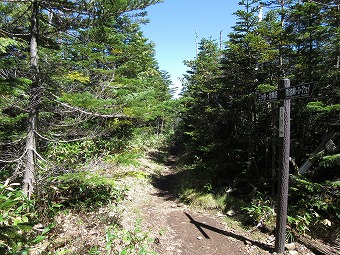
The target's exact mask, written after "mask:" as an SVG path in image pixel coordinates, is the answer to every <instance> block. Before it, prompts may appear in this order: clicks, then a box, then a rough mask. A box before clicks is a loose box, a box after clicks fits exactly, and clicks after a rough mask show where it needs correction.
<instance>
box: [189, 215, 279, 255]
mask: <svg viewBox="0 0 340 255" xmlns="http://www.w3.org/2000/svg"><path fill="white" fill-rule="evenodd" d="M184 214H185V215H186V216H187V217H188V218H189V220H190V223H192V224H194V225H195V227H196V228H197V229H198V230H199V231H200V232H201V234H202V235H203V236H204V237H205V238H206V239H210V237H209V235H208V234H207V233H206V232H205V231H204V229H208V230H210V231H213V232H216V233H219V234H221V235H225V236H229V237H232V238H235V239H237V240H239V241H242V242H249V243H251V244H252V245H255V246H257V247H259V248H261V249H263V250H266V251H269V252H270V253H272V252H274V248H273V247H272V246H270V245H267V244H264V243H261V242H258V241H253V240H250V239H249V238H247V237H244V236H242V235H237V234H234V233H232V232H229V231H226V230H222V229H218V228H215V227H213V226H210V225H207V224H205V223H202V222H199V221H196V220H194V219H193V218H192V217H191V215H190V214H188V213H186V212H184Z"/></svg>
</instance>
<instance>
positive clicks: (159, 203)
mask: <svg viewBox="0 0 340 255" xmlns="http://www.w3.org/2000/svg"><path fill="white" fill-rule="evenodd" d="M143 164H144V165H145V168H146V169H149V170H151V169H155V167H156V168H157V167H158V171H160V175H159V177H158V178H156V179H155V180H154V181H153V182H152V183H153V184H152V183H150V181H147V180H140V181H139V184H138V185H136V184H135V185H133V187H130V191H129V194H128V197H129V199H128V201H130V202H128V203H129V204H126V205H125V206H126V208H128V209H127V210H126V212H125V213H126V214H127V215H126V216H127V217H124V218H125V219H131V218H133V217H128V216H131V214H132V213H133V214H135V217H137V218H138V217H139V218H142V219H143V227H144V228H145V229H146V230H148V231H149V232H150V233H151V236H152V237H153V238H154V239H155V243H154V244H153V247H152V248H153V249H154V250H155V251H156V252H157V253H158V254H160V255H177V254H183V255H222V254H223V255H240V254H254V255H255V254H270V252H269V251H270V247H269V246H266V245H265V244H263V243H260V242H256V241H252V240H251V239H252V238H248V237H247V233H241V234H239V233H236V231H235V230H234V229H231V228H229V227H228V226H227V225H226V224H225V222H224V221H223V218H221V217H217V215H214V214H213V213H211V212H210V213H209V212H204V211H195V210H193V209H190V208H188V207H187V206H185V205H183V204H181V203H179V202H178V200H177V198H176V197H175V196H174V195H173V193H172V187H173V185H174V181H175V180H174V175H173V171H174V170H173V169H172V167H171V166H167V165H165V166H155V165H152V164H153V163H152V162H150V161H148V160H146V161H145V162H143ZM123 223H124V224H126V225H128V224H131V222H130V223H129V222H126V221H125V222H123Z"/></svg>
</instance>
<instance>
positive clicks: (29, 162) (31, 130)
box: [23, 1, 41, 199]
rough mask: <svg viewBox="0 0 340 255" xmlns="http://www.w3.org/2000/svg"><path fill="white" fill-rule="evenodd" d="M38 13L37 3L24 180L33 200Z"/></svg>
mask: <svg viewBox="0 0 340 255" xmlns="http://www.w3.org/2000/svg"><path fill="white" fill-rule="evenodd" d="M38 11H39V5H38V2H37V1H34V2H33V4H32V17H31V40H30V65H31V72H32V73H31V75H32V77H31V79H32V84H31V87H30V91H29V96H30V102H29V117H28V130H27V138H26V168H25V173H24V180H23V192H24V193H25V194H26V195H27V197H28V199H30V198H31V196H32V194H33V190H34V183H35V167H36V157H35V153H36V147H37V144H36V133H35V131H36V128H37V121H38V107H39V102H40V96H41V95H40V91H41V88H40V85H39V68H38Z"/></svg>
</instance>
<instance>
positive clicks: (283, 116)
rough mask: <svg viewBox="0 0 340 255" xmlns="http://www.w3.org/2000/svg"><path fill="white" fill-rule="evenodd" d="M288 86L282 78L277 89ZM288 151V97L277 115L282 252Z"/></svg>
mask: <svg viewBox="0 0 340 255" xmlns="http://www.w3.org/2000/svg"><path fill="white" fill-rule="evenodd" d="M288 87H290V80H289V79H283V80H282V83H281V87H280V88H279V89H285V88H288ZM289 152H290V99H286V98H285V99H284V100H283V101H281V102H280V116H279V176H278V203H277V205H278V206H277V211H276V214H277V217H276V229H275V231H276V234H275V251H276V252H277V253H283V252H284V249H285V236H286V225H287V208H288V180H289Z"/></svg>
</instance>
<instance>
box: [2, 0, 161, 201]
mask: <svg viewBox="0 0 340 255" xmlns="http://www.w3.org/2000/svg"><path fill="white" fill-rule="evenodd" d="M157 2H160V1H157V0H150V1H128V0H126V1H119V2H115V3H114V4H113V3H112V2H111V1H105V0H103V1H85V0H83V1H81V0H79V1H66V0H65V1H37V0H35V1H11V0H4V1H1V5H0V7H1V11H2V13H3V16H4V22H2V24H1V27H0V29H1V34H2V36H3V37H2V38H3V39H2V41H1V45H2V49H5V50H3V51H5V53H4V54H5V55H7V60H4V62H3V63H2V66H3V67H5V61H8V60H9V61H12V65H11V66H8V65H6V67H5V68H4V69H3V70H4V71H3V73H5V74H6V75H3V77H2V80H1V88H2V89H1V92H2V93H9V90H8V89H6V88H7V87H8V84H11V85H12V84H13V85H14V86H15V90H16V91H20V92H19V93H20V95H18V93H17V94H14V93H12V91H10V92H11V93H10V94H9V95H8V98H10V99H11V102H15V100H17V99H16V98H18V97H17V96H19V97H22V98H23V99H24V100H22V101H21V102H20V103H22V104H23V107H24V109H23V108H19V107H17V105H14V104H10V102H8V104H7V107H6V108H3V109H2V115H1V116H2V120H6V118H7V119H8V118H9V117H10V115H9V114H8V113H9V112H13V111H14V110H13V109H17V112H15V113H12V117H14V119H19V118H20V119H21V132H23V131H24V129H25V122H26V121H27V125H26V130H27V131H26V132H27V135H26V136H24V137H25V138H24V139H25V140H26V144H25V145H24V146H23V148H24V149H23V150H21V153H20V155H19V156H18V157H16V158H14V159H13V158H12V159H8V160H2V162H3V163H9V162H13V163H19V164H17V166H18V167H17V171H16V172H17V173H18V174H19V173H20V171H19V170H23V171H24V173H25V174H24V192H25V193H26V194H27V195H28V197H30V196H31V195H32V193H33V188H34V185H35V175H36V171H37V167H39V166H38V165H37V161H42V162H43V161H44V160H43V157H42V155H41V154H40V153H39V145H42V144H44V143H43V142H41V141H38V140H41V139H45V140H47V141H54V140H55V139H54V138H53V135H57V134H58V132H60V131H61V129H60V128H59V129H58V128H54V129H52V130H51V129H50V130H49V128H48V126H49V125H50V124H53V125H54V126H56V124H57V122H58V121H59V122H60V121H61V122H62V123H61V124H62V125H61V126H67V125H68V126H71V125H72V123H74V121H70V120H71V119H72V118H73V119H74V117H77V118H78V121H79V120H80V121H81V122H83V120H82V119H84V116H90V117H91V118H95V117H102V118H104V119H107V118H112V119H127V118H131V117H130V116H128V115H127V114H126V113H125V112H124V111H125V108H126V107H125V106H124V105H122V98H120V99H119V100H115V101H116V102H114V100H113V99H114V98H116V97H117V94H119V93H121V92H117V89H114V86H107V85H108V84H110V82H116V77H115V75H116V72H117V73H118V76H119V75H120V77H121V79H124V77H125V78H137V76H138V75H140V74H141V73H142V72H147V71H150V70H151V71H152V72H154V73H155V76H156V77H161V74H160V72H159V71H158V70H157V67H156V63H155V61H154V59H153V48H152V45H150V44H147V43H146V39H145V38H143V37H142V34H141V33H140V32H139V27H138V22H132V21H131V19H132V17H131V16H130V17H131V18H129V16H128V15H126V13H127V12H129V11H132V10H137V9H143V8H145V7H146V6H148V5H151V4H154V3H157ZM140 15H143V14H140ZM103 31H105V33H102V32H103ZM19 45H20V46H21V45H25V46H27V48H26V49H28V51H27V50H26V49H25V48H24V47H22V46H21V47H20V48H19V47H18V46H19ZM83 45H85V47H83ZM142 53H143V54H142ZM12 54H16V55H19V56H20V58H19V59H20V61H19V60H17V63H14V62H13V61H14V58H13V56H14V55H12ZM131 54H135V55H131ZM27 60H29V63H30V64H29V65H27V63H28V62H27ZM124 66H125V67H124ZM28 67H29V68H28ZM17 70H19V71H17ZM131 71H134V73H129V72H131ZM18 81H21V82H20V83H19V82H18ZM98 81H99V82H98ZM160 82H161V83H162V84H164V83H165V81H163V80H161V81H160ZM123 83H124V80H120V81H119V83H118V82H117V84H116V86H121V87H123V88H124V86H126V85H129V86H130V85H131V84H128V82H125V83H126V85H124V84H123ZM129 83H130V82H129ZM135 85H137V84H132V85H131V87H133V86H135ZM158 86H161V85H158ZM3 91H4V92H3ZM80 91H83V93H79V92H80ZM2 100H5V99H3V98H2ZM5 101H9V100H5ZM115 103H119V104H118V105H116V106H115ZM22 110H23V111H22ZM19 112H20V113H19ZM21 112H23V114H22V113H21ZM19 116H20V117H19ZM79 118H80V119H79ZM12 119H13V118H12ZM12 119H11V120H9V119H8V120H9V121H10V122H11V121H12ZM87 120H88V118H87ZM85 122H86V121H85ZM59 126H60V125H59ZM84 126H86V125H84ZM7 127H8V125H7ZM5 128H6V124H4V123H2V126H1V132H2V133H6V135H7V134H8V133H9V132H6V131H4V130H5ZM48 130H49V131H52V132H49V137H50V138H47V137H46V136H45V135H43V134H42V132H43V131H48ZM72 130H73V131H72ZM68 131H69V132H67V135H65V134H64V137H67V138H69V139H75V138H77V137H79V133H78V132H76V131H75V130H74V129H71V130H68ZM46 134H47V133H46ZM51 135H52V136H51ZM15 136H19V137H20V138H21V137H22V136H20V134H19V133H17V132H16V131H13V134H12V137H13V138H15ZM6 138H11V137H2V140H3V141H8V140H10V139H6ZM57 140H58V139H57ZM7 144H8V143H6V144H4V143H3V146H2V149H4V150H7V151H8V146H7ZM5 155H6V154H5ZM12 156H13V155H12Z"/></svg>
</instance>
